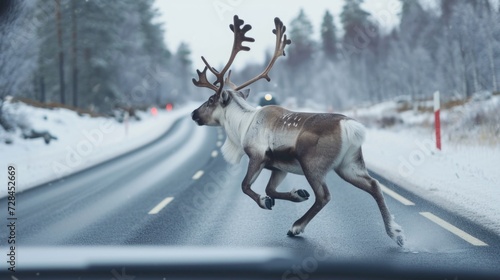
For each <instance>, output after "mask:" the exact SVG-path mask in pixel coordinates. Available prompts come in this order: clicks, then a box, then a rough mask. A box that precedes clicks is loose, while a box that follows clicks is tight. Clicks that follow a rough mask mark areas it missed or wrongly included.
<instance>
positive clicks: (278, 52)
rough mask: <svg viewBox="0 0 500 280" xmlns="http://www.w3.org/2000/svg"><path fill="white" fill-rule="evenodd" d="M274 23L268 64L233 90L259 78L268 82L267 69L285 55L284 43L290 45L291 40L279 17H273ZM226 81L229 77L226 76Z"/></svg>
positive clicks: (269, 69) (269, 79)
mask: <svg viewBox="0 0 500 280" xmlns="http://www.w3.org/2000/svg"><path fill="white" fill-rule="evenodd" d="M274 25H275V26H276V29H273V34H275V35H276V46H275V48H274V55H273V57H272V58H271V61H269V64H268V65H267V67H266V69H264V71H263V72H262V73H260V74H259V75H257V76H256V77H254V78H253V79H251V80H249V81H247V82H245V83H243V84H242V85H240V86H237V87H236V88H234V90H240V89H243V88H244V87H247V86H249V85H250V84H252V83H254V82H256V81H258V80H260V79H263V78H264V79H266V80H267V81H268V82H269V81H271V78H269V71H271V68H273V65H274V63H275V62H276V60H278V58H279V57H280V56H285V47H286V45H290V44H291V43H292V41H291V40H290V39H287V38H286V34H285V31H286V26H284V25H283V22H282V21H281V20H280V19H279V18H277V17H276V18H274ZM228 82H230V81H229V77H228Z"/></svg>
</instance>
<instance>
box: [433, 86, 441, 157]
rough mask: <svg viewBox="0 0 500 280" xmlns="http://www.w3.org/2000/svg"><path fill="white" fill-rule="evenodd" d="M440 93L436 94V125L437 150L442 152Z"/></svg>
mask: <svg viewBox="0 0 500 280" xmlns="http://www.w3.org/2000/svg"><path fill="white" fill-rule="evenodd" d="M440 107H441V104H440V102H439V91H436V92H435V93H434V125H435V128H436V148H438V150H441V118H440V114H439V111H440Z"/></svg>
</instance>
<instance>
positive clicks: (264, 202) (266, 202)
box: [260, 196, 274, 210]
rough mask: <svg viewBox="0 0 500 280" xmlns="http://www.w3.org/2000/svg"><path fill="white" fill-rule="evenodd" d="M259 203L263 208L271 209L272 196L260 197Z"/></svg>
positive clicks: (272, 203) (272, 204)
mask: <svg viewBox="0 0 500 280" xmlns="http://www.w3.org/2000/svg"><path fill="white" fill-rule="evenodd" d="M260 203H261V207H262V208H263V209H268V210H272V208H273V206H274V198H271V197H269V196H265V197H261V198H260Z"/></svg>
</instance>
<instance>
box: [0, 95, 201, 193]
mask: <svg viewBox="0 0 500 280" xmlns="http://www.w3.org/2000/svg"><path fill="white" fill-rule="evenodd" d="M9 105H10V106H13V107H12V109H14V110H15V113H16V115H18V116H25V117H24V118H26V121H27V122H29V123H30V126H31V127H33V128H35V129H36V130H39V131H43V130H48V131H50V133H51V134H53V135H55V136H56V137H57V138H58V139H57V140H55V141H51V142H50V144H49V145H46V144H45V143H44V141H43V139H42V138H38V139H33V140H24V139H21V138H17V137H16V138H15V139H14V143H13V144H10V145H7V144H5V143H4V142H3V141H2V142H0V167H3V170H6V168H7V164H14V165H16V167H17V169H18V173H17V174H18V176H17V186H18V187H17V191H18V192H21V191H25V190H27V189H29V188H32V187H34V186H37V185H40V184H43V183H46V182H50V181H52V180H54V179H57V178H61V177H63V176H66V175H68V174H71V173H75V172H78V171H80V170H83V169H86V168H88V167H91V166H93V165H96V164H98V163H101V162H103V161H106V160H108V159H111V158H114V157H116V156H119V155H121V154H124V153H126V152H128V151H131V150H134V149H136V148H138V147H140V146H143V145H145V144H147V143H149V142H151V141H153V140H155V139H157V138H158V137H159V136H160V135H162V134H163V133H165V132H166V131H167V130H168V129H169V128H170V127H171V126H172V124H173V123H174V122H175V121H176V120H177V119H179V118H181V117H183V116H186V115H187V114H189V113H190V112H191V111H192V110H193V109H194V108H195V106H196V104H188V105H186V106H184V107H182V108H179V109H176V110H173V111H171V112H166V111H163V110H158V114H157V115H156V116H152V115H151V114H149V113H139V116H140V117H141V119H142V120H141V121H132V120H131V121H129V122H128V127H127V128H126V126H125V124H124V123H118V122H116V121H115V120H114V119H111V118H90V117H88V116H78V115H77V114H76V113H75V112H73V111H70V110H67V109H54V110H47V109H41V108H34V107H31V106H27V105H25V104H23V103H15V104H9ZM18 133H19V134H20V132H18ZM4 196H6V189H0V198H1V197H4Z"/></svg>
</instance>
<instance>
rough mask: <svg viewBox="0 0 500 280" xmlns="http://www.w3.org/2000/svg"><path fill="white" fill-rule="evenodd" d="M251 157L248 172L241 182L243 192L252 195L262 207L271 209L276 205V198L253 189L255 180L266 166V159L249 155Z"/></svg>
mask: <svg viewBox="0 0 500 280" xmlns="http://www.w3.org/2000/svg"><path fill="white" fill-rule="evenodd" d="M249 158H250V162H249V163H248V170H247V174H246V175H245V178H244V179H243V182H242V183H241V188H242V190H243V192H244V193H245V194H247V195H248V196H249V197H251V198H252V199H253V200H254V201H255V202H256V203H257V204H258V205H259V206H260V207H261V208H262V209H268V210H271V209H272V207H273V206H274V199H272V198H270V197H269V196H261V195H259V194H258V193H256V192H254V191H253V190H252V189H251V186H252V184H253V182H255V180H256V179H257V177H259V174H260V172H261V171H262V169H263V168H264V165H265V161H264V160H265V159H264V158H261V157H256V156H254V157H252V156H249Z"/></svg>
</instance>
